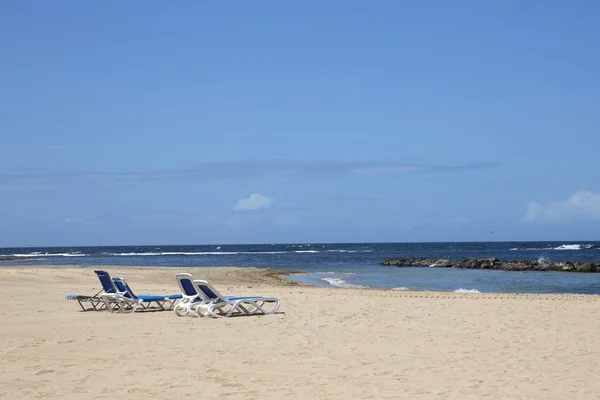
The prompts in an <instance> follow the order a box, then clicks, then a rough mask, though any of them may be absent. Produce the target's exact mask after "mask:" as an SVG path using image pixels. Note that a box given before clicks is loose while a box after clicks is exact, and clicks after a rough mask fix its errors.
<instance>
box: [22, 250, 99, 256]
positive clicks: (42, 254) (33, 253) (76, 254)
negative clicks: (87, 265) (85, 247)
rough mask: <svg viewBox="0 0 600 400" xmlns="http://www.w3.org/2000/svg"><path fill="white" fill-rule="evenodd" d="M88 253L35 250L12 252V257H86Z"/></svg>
mask: <svg viewBox="0 0 600 400" xmlns="http://www.w3.org/2000/svg"><path fill="white" fill-rule="evenodd" d="M85 256H87V254H83V253H41V252H39V251H34V252H32V253H25V254H11V257H85Z"/></svg>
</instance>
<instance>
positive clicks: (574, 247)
mask: <svg viewBox="0 0 600 400" xmlns="http://www.w3.org/2000/svg"><path fill="white" fill-rule="evenodd" d="M597 248H598V247H596V246H595V245H593V244H561V245H560V246H558V247H526V248H524V249H521V248H519V247H513V248H510V249H508V250H510V251H542V250H571V251H574V250H590V249H597Z"/></svg>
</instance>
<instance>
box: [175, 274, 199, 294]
mask: <svg viewBox="0 0 600 400" xmlns="http://www.w3.org/2000/svg"><path fill="white" fill-rule="evenodd" d="M176 277H177V283H179V287H180V288H181V293H183V294H184V295H185V296H188V297H196V296H198V291H197V290H196V288H195V287H194V284H193V283H192V281H193V280H194V278H193V277H192V275H191V274H185V273H181V274H177V275H176Z"/></svg>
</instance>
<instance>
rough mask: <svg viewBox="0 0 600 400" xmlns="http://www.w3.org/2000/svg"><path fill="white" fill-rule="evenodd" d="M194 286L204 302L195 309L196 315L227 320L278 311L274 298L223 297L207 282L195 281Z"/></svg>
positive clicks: (276, 300) (277, 301)
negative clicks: (239, 316)
mask: <svg viewBox="0 0 600 400" xmlns="http://www.w3.org/2000/svg"><path fill="white" fill-rule="evenodd" d="M193 283H194V286H195V287H196V288H197V290H198V292H199V293H202V294H204V297H205V298H204V301H203V302H202V303H201V304H199V305H198V306H197V307H196V312H197V313H198V315H202V316H211V317H216V318H228V317H231V316H234V315H268V314H274V313H275V312H276V311H277V310H278V309H279V299H276V298H274V297H261V296H245V297H231V296H227V297H226V296H223V295H222V294H221V293H219V291H218V290H217V289H215V288H214V286H212V285H211V284H210V283H209V282H208V281H205V280H201V279H196V280H194V281H193Z"/></svg>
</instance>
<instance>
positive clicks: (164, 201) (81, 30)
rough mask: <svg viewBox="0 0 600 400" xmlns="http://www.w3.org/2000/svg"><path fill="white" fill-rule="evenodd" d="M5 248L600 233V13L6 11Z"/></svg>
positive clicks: (0, 167) (480, 9)
mask: <svg viewBox="0 0 600 400" xmlns="http://www.w3.org/2000/svg"><path fill="white" fill-rule="evenodd" d="M0 35H1V37H3V38H4V40H2V41H0V51H1V54H2V62H0V88H2V89H1V90H0V103H1V104H2V106H1V107H0V246H2V247H8V246H51V245H103V244H107V245H109V244H122V245H127V244H203V243H276V242H354V241H370V242H372V241H465V240H469V241H470V240H474V241H487V240H594V239H600V237H599V232H600V168H598V167H599V165H600V163H599V161H598V156H597V154H598V148H599V146H600V132H599V128H600V120H599V117H598V116H599V114H598V111H599V110H600V53H599V52H598V51H596V49H597V46H598V41H599V40H600V3H599V2H597V1H592V0H589V1H583V0H582V1H574V2H565V1H558V0H528V1H525V0H503V1H498V0H489V1H488V0H472V1H446V0H443V1H442V0H438V1H434V0H431V1H418V2H415V1H413V2H408V1H392V0H389V1H385V0H382V1H378V2H370V3H369V2H363V3H362V4H353V3H352V2H348V1H333V0H332V1H327V2H322V1H320V2H317V1H303V2H297V3H295V4H292V3H291V2H281V1H262V2H177V4H170V3H168V2H164V1H148V0H146V1H128V2H118V1H102V2H100V1H97V2H89V1H86V2H75V1H71V2H49V1H22V2H4V3H2V5H0Z"/></svg>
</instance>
